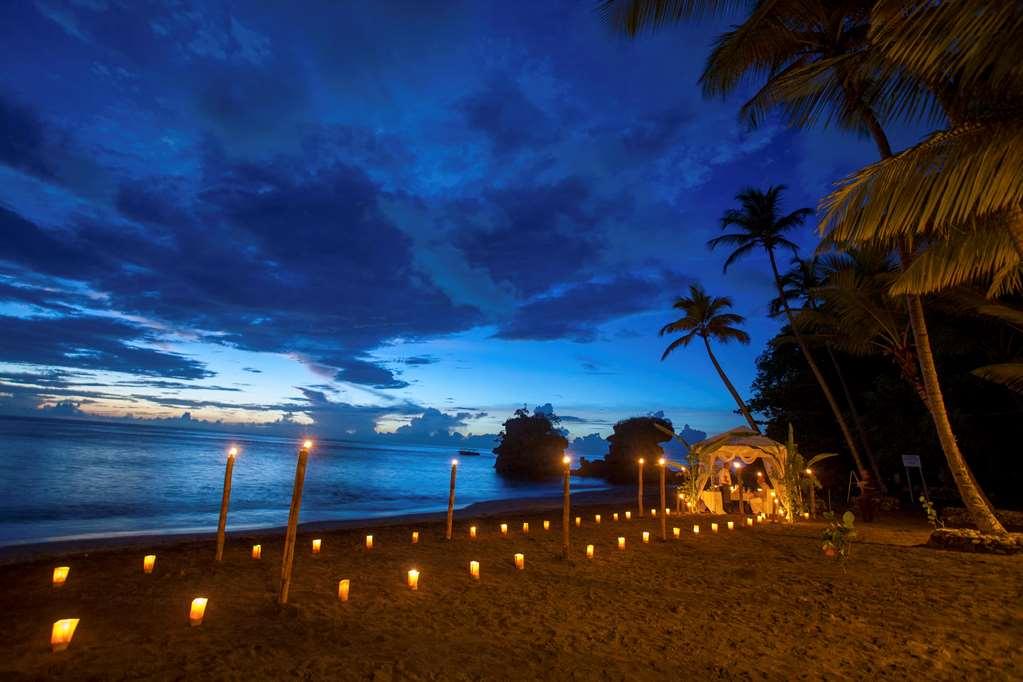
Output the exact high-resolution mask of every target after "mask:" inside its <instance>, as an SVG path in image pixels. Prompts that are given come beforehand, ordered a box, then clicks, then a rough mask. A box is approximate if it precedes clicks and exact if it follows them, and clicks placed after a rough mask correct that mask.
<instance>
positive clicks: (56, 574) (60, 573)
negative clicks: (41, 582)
mask: <svg viewBox="0 0 1023 682" xmlns="http://www.w3.org/2000/svg"><path fill="white" fill-rule="evenodd" d="M70 571H71V567H70V566H57V568H55V569H53V586H54V587H63V586H64V582H65V581H66V580H67V574H68V573H69V572H70Z"/></svg>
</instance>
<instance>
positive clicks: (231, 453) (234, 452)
mask: <svg viewBox="0 0 1023 682" xmlns="http://www.w3.org/2000/svg"><path fill="white" fill-rule="evenodd" d="M237 455H238V448H236V447H235V446H233V445H232V446H231V448H230V449H229V450H228V451H227V456H228V457H236V456H237Z"/></svg>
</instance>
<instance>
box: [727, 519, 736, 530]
mask: <svg viewBox="0 0 1023 682" xmlns="http://www.w3.org/2000/svg"><path fill="white" fill-rule="evenodd" d="M728 530H735V522H734V521H729V522H728Z"/></svg>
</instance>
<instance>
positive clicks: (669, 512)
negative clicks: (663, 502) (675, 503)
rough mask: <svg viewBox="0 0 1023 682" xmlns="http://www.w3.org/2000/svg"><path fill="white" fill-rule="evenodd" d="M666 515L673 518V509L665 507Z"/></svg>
mask: <svg viewBox="0 0 1023 682" xmlns="http://www.w3.org/2000/svg"><path fill="white" fill-rule="evenodd" d="M664 515H665V516H671V509H670V508H669V507H665V508H664Z"/></svg>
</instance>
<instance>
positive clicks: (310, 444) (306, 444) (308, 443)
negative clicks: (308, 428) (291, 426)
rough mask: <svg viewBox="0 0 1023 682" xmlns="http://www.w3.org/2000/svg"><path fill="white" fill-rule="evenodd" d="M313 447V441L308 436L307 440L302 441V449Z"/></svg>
mask: <svg viewBox="0 0 1023 682" xmlns="http://www.w3.org/2000/svg"><path fill="white" fill-rule="evenodd" d="M312 447H313V442H312V441H311V440H309V439H308V438H307V439H306V440H305V441H303V442H302V449H303V450H310V449H312Z"/></svg>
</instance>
